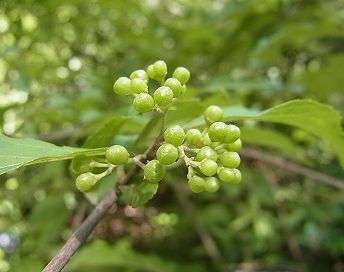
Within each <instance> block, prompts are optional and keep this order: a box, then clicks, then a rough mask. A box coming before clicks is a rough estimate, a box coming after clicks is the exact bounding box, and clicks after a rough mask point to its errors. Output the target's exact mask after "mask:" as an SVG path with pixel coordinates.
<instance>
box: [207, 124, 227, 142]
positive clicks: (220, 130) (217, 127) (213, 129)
mask: <svg viewBox="0 0 344 272" xmlns="http://www.w3.org/2000/svg"><path fill="white" fill-rule="evenodd" d="M227 134H228V128H227V125H226V124H225V123H223V122H215V123H213V124H211V125H210V127H209V130H208V135H209V138H210V140H212V141H213V142H224V140H225V139H226V136H227Z"/></svg>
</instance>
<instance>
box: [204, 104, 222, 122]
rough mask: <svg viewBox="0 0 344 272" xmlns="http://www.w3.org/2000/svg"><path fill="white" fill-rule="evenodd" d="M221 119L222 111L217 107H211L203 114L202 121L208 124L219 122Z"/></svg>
mask: <svg viewBox="0 0 344 272" xmlns="http://www.w3.org/2000/svg"><path fill="white" fill-rule="evenodd" d="M222 118H223V110H222V109H221V108H220V107H219V106H215V105H211V106H209V107H208V108H207V109H206V110H205V112H204V119H205V120H206V121H207V122H208V123H214V122H217V121H220V120H221V119H222Z"/></svg>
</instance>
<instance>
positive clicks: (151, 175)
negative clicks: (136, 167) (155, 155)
mask: <svg viewBox="0 0 344 272" xmlns="http://www.w3.org/2000/svg"><path fill="white" fill-rule="evenodd" d="M143 173H144V177H145V179H147V180H148V181H150V182H159V181H160V180H162V179H163V178H164V177H165V175H166V169H165V165H163V164H161V163H160V162H159V161H157V160H152V161H150V162H148V163H147V164H146V165H145V166H144V167H143Z"/></svg>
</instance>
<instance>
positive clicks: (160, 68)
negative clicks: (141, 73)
mask: <svg viewBox="0 0 344 272" xmlns="http://www.w3.org/2000/svg"><path fill="white" fill-rule="evenodd" d="M153 71H154V75H155V77H157V78H159V79H160V78H164V77H165V76H166V75H167V65H166V63H165V62H164V61H163V60H158V61H156V62H154V64H153Z"/></svg>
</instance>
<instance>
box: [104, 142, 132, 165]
mask: <svg viewBox="0 0 344 272" xmlns="http://www.w3.org/2000/svg"><path fill="white" fill-rule="evenodd" d="M105 158H106V159H107V161H108V162H109V163H111V164H114V165H121V164H126V163H127V162H128V159H129V152H128V150H127V149H126V148H125V147H124V146H121V145H113V146H111V147H109V148H108V149H107V150H106V152H105Z"/></svg>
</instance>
